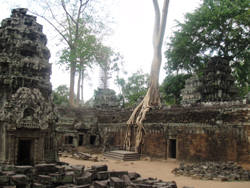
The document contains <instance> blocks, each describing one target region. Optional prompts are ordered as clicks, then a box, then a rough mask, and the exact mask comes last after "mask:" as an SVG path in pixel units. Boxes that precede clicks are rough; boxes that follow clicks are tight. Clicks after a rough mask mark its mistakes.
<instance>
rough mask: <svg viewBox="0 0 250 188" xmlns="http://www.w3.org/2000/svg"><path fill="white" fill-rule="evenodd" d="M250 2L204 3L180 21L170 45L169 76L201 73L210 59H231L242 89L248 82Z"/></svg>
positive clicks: (208, 0) (215, 0)
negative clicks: (172, 74) (183, 73)
mask: <svg viewBox="0 0 250 188" xmlns="http://www.w3.org/2000/svg"><path fill="white" fill-rule="evenodd" d="M249 7H250V0H237V1H235V0H204V2H203V3H202V4H201V5H200V7H198V8H197V9H196V10H195V11H194V12H192V13H187V14H186V15H185V21H184V23H181V22H178V21H177V25H176V30H175V31H174V33H173V34H174V35H173V36H171V37H170V42H169V43H168V44H167V50H166V51H165V56H166V58H167V63H166V64H165V67H164V68H165V70H166V71H167V73H172V72H175V71H176V72H177V73H178V72H179V71H186V72H188V73H198V74H199V73H201V72H202V70H203V68H204V65H205V63H206V62H207V61H208V60H209V59H210V57H214V56H220V57H224V58H226V59H228V60H229V61H230V65H231V67H232V70H233V74H234V75H235V77H236V79H237V83H238V85H239V86H245V84H246V83H249V79H248V78H247V75H249V73H250V58H249V48H250V32H249V31H250V27H249V20H250V14H249V12H250V11H249Z"/></svg>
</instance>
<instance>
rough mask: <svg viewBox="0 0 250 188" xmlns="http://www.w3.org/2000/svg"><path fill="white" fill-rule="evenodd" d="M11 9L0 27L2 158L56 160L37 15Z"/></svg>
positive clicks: (42, 37)
mask: <svg viewBox="0 0 250 188" xmlns="http://www.w3.org/2000/svg"><path fill="white" fill-rule="evenodd" d="M26 12H27V9H23V8H20V9H14V10H12V15H11V17H10V18H7V19H4V20H3V21H2V24H1V27H0V163H2V164H15V165H34V164H38V163H42V162H46V163H50V162H55V161H57V159H58V157H57V146H56V145H57V143H56V138H55V131H54V127H55V125H56V120H57V116H56V113H55V108H54V105H53V103H52V88H51V83H50V75H51V64H50V63H49V62H48V60H49V58H50V51H49V50H48V48H47V47H46V43H47V39H46V36H45V35H44V34H43V33H42V29H43V27H42V25H40V24H38V23H37V22H36V17H34V16H31V15H28V14H26Z"/></svg>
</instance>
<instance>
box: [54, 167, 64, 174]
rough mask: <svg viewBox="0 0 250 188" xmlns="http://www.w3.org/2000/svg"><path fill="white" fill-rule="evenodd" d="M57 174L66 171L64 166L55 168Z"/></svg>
mask: <svg viewBox="0 0 250 188" xmlns="http://www.w3.org/2000/svg"><path fill="white" fill-rule="evenodd" d="M56 169H57V172H58V173H59V174H65V172H66V170H65V167H64V166H56Z"/></svg>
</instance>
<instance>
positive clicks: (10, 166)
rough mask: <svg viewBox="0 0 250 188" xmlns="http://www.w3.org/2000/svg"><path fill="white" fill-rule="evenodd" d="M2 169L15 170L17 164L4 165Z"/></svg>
mask: <svg viewBox="0 0 250 188" xmlns="http://www.w3.org/2000/svg"><path fill="white" fill-rule="evenodd" d="M1 171H15V165H2V166H1Z"/></svg>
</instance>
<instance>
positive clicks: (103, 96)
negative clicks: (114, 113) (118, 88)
mask: <svg viewBox="0 0 250 188" xmlns="http://www.w3.org/2000/svg"><path fill="white" fill-rule="evenodd" d="M94 107H95V108H96V109H104V110H109V109H118V108H119V101H118V98H117V96H116V95H115V91H114V90H112V89H108V88H107V89H101V88H98V90H97V93H96V97H95V104H94Z"/></svg>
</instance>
